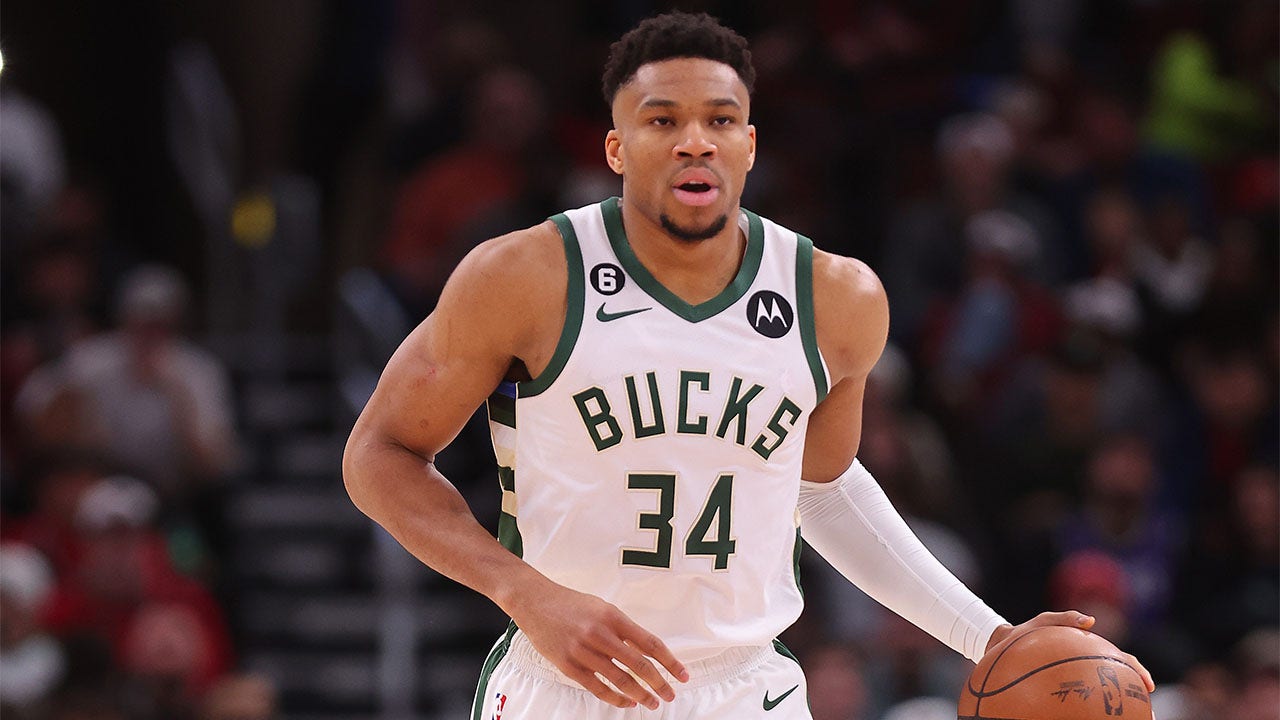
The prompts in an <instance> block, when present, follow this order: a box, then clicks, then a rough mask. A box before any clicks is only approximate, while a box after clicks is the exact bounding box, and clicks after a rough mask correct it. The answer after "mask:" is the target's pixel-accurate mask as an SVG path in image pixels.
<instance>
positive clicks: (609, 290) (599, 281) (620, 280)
mask: <svg viewBox="0 0 1280 720" xmlns="http://www.w3.org/2000/svg"><path fill="white" fill-rule="evenodd" d="M626 284H627V276H626V275H624V274H623V272H622V268H620V267H618V266H617V265H614V264H613V263H600V264H599V265H596V266H595V267H593V268H591V287H593V288H595V289H596V292H598V293H600V294H601V295H617V294H618V293H619V292H620V291H621V290H622V286H623V285H626Z"/></svg>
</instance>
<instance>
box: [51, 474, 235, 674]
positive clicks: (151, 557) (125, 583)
mask: <svg viewBox="0 0 1280 720" xmlns="http://www.w3.org/2000/svg"><path fill="white" fill-rule="evenodd" d="M157 507H158V498H157V496H156V494H155V493H154V492H153V491H152V490H151V489H150V488H148V487H147V486H146V485H145V484H144V483H142V482H141V481H139V480H136V479H133V478H126V477H110V478H107V479H105V480H102V481H100V482H99V483H97V484H96V485H94V486H93V487H92V488H90V489H89V491H88V492H86V493H85V495H84V497H83V498H82V500H81V502H80V506H79V508H78V509H77V512H76V522H77V526H78V528H79V529H80V531H81V532H82V533H83V535H84V537H83V539H84V543H85V553H84V557H83V558H82V559H81V561H80V562H79V564H78V565H77V566H76V567H75V568H73V569H72V571H71V572H70V573H69V574H68V575H67V576H66V577H65V578H63V579H62V580H61V582H60V583H59V586H58V588H57V589H56V591H55V593H54V596H53V599H52V601H51V604H50V608H49V613H48V622H49V625H50V627H51V629H52V630H54V631H55V632H56V633H57V634H59V635H61V636H63V637H71V636H75V635H81V634H85V635H89V636H91V637H96V638H100V639H101V640H103V641H105V642H106V643H107V644H108V645H109V646H110V647H111V650H112V656H113V658H114V663H115V666H116V667H119V668H130V667H131V665H130V663H131V662H132V663H133V666H137V665H138V663H139V662H140V663H142V666H143V667H151V666H155V667H163V663H166V662H168V663H175V664H176V663H178V662H183V663H187V665H183V666H182V667H183V668H184V670H186V671H187V672H189V673H190V677H189V682H190V683H192V684H193V685H194V687H196V688H197V689H203V688H204V687H205V686H207V685H208V684H209V683H210V682H212V681H213V680H214V679H215V678H217V677H218V676H219V675H221V674H222V673H224V672H225V671H226V670H227V669H228V668H229V667H230V665H231V656H232V653H231V641H230V637H229V634H228V631H227V627H226V623H225V620H224V618H223V615H222V611H221V609H220V608H219V607H218V605H217V604H216V603H215V602H214V600H213V598H212V597H211V596H210V594H209V593H208V591H207V590H206V589H205V588H204V587H202V586H201V585H200V584H198V583H196V582H195V581H194V580H192V579H190V578H188V577H185V576H183V575H181V574H179V573H178V571H177V570H175V569H174V567H173V564H172V561H171V560H170V559H169V556H168V554H167V549H166V547H165V544H164V542H163V539H162V538H161V537H160V535H159V534H158V533H157V532H156V531H155V528H154V525H153V522H154V517H155V512H156V509H157ZM155 618H159V619H160V620H161V621H163V622H157V621H155ZM175 627H177V628H179V629H182V630H183V632H182V633H175V632H173V628H175ZM153 630H155V632H153ZM160 631H166V632H167V634H163V633H162V634H160V636H159V640H160V642H159V647H158V648H156V647H153V645H152V644H150V643H153V642H154V641H155V639H156V635H157V633H159V632H160ZM179 635H182V636H183V637H178V636H179ZM172 638H178V642H179V643H192V644H193V646H192V647H191V648H187V647H186V646H185V645H179V646H178V647H177V648H176V649H172V651H171V648H169V647H168V646H166V645H165V644H164V643H165V642H167V641H168V640H169V639H172ZM153 650H154V652H152V651H153ZM165 653H169V655H168V656H166V655H165ZM183 653H186V655H185V656H184V654H183ZM140 658H141V659H140Z"/></svg>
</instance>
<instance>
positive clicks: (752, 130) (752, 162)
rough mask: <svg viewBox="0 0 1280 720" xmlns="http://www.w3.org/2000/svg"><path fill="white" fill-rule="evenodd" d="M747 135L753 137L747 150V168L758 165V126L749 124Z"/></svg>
mask: <svg viewBox="0 0 1280 720" xmlns="http://www.w3.org/2000/svg"><path fill="white" fill-rule="evenodd" d="M747 137H749V138H751V148H750V149H749V150H748V151H747V169H748V170H750V169H751V168H753V167H755V166H756V126H755V125H748V126H747Z"/></svg>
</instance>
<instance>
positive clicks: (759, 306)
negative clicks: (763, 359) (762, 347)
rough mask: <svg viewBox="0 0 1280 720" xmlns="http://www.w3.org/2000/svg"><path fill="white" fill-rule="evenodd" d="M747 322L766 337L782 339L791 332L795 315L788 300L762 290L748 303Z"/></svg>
mask: <svg viewBox="0 0 1280 720" xmlns="http://www.w3.org/2000/svg"><path fill="white" fill-rule="evenodd" d="M747 322H749V323H751V327H753V328H755V331H756V332H758V333H760V334H761V335H764V336H765V337H770V338H780V337H782V336H783V335H786V334H787V333H788V332H790V331H791V326H792V325H793V324H795V313H794V312H792V310H791V303H789V302H787V299H786V298H784V297H782V296H781V295H779V294H778V293H776V292H773V291H772V290H761V291H760V292H758V293H756V294H755V295H752V296H751V299H750V300H748V301H747Z"/></svg>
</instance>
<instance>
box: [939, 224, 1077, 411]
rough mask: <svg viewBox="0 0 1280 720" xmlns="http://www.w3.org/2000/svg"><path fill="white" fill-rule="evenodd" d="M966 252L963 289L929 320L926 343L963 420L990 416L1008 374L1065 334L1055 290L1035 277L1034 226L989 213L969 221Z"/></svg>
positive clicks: (948, 401)
mask: <svg viewBox="0 0 1280 720" xmlns="http://www.w3.org/2000/svg"><path fill="white" fill-rule="evenodd" d="M965 241H966V243H967V256H966V258H965V268H966V270H965V276H964V279H963V280H962V284H961V287H960V289H959V291H958V292H957V293H956V294H954V295H951V296H948V297H946V298H945V300H942V301H941V302H939V303H937V304H936V305H935V306H934V308H933V310H932V312H931V314H930V317H929V318H927V321H926V322H927V326H926V330H925V337H924V338H923V347H922V348H921V352H922V357H923V358H924V363H923V364H924V365H925V367H929V368H933V372H932V373H931V377H930V382H931V383H932V384H933V386H934V387H933V390H934V393H935V395H936V397H938V398H939V399H940V400H941V401H942V404H943V406H944V407H945V408H946V409H947V410H949V411H951V413H953V415H954V418H953V419H954V420H955V421H956V422H957V424H958V425H962V426H963V425H969V426H972V425H974V424H975V421H978V420H980V419H981V418H983V417H986V416H988V415H989V408H988V407H987V403H989V402H991V401H992V400H993V399H995V398H996V397H998V395H997V393H996V390H997V389H998V388H1001V387H1003V386H1005V385H1006V384H1007V382H1008V379H1009V376H1010V374H1011V373H1012V372H1013V371H1014V370H1015V369H1016V368H1017V367H1018V365H1019V364H1020V363H1021V362H1022V361H1023V359H1024V358H1026V357H1027V356H1029V355H1040V354H1043V353H1045V352H1046V351H1048V350H1049V349H1050V348H1051V347H1052V346H1053V343H1054V341H1055V340H1056V338H1057V337H1058V334H1059V332H1060V331H1061V323H1062V320H1061V316H1060V312H1059V310H1058V308H1057V303H1056V301H1055V299H1054V298H1053V296H1052V295H1051V294H1050V293H1049V291H1048V290H1047V289H1046V288H1045V287H1043V286H1042V285H1040V284H1039V283H1038V282H1036V281H1035V280H1034V279H1033V278H1032V277H1031V268H1032V267H1033V266H1034V265H1035V263H1036V260H1037V258H1038V257H1039V255H1040V247H1041V243H1040V239H1039V237H1038V236H1037V235H1036V232H1035V229H1034V228H1033V227H1032V226H1031V225H1030V224H1029V223H1027V222H1025V221H1024V220H1022V219H1021V218H1019V217H1018V216H1017V215H1015V214H1014V213H1011V212H1007V211H1004V210H989V211H985V212H982V213H978V214H976V215H974V216H973V217H971V218H970V219H969V221H968V222H967V223H966V224H965Z"/></svg>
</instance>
